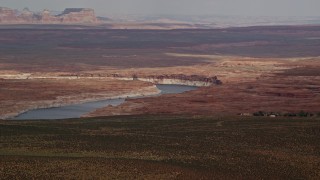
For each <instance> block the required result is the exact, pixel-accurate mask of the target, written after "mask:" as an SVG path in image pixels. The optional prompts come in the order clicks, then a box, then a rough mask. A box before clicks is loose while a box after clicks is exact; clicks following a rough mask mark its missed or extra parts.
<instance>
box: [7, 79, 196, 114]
mask: <svg viewBox="0 0 320 180" xmlns="http://www.w3.org/2000/svg"><path fill="white" fill-rule="evenodd" d="M157 88H158V89H160V90H161V94H178V93H182V92H186V91H191V90H195V89H197V87H194V86H183V85H157ZM141 98H143V97H141ZM124 101H125V99H108V100H102V101H95V102H88V103H82V104H75V105H70V106H62V107H57V108H47V109H36V110H31V111H28V112H25V113H23V114H20V115H19V116H17V117H15V118H13V120H26V119H67V118H79V117H81V116H82V115H84V114H87V113H89V112H92V111H94V110H96V109H99V108H102V107H106V106H109V105H112V106H118V105H120V104H122V103H123V102H124Z"/></svg>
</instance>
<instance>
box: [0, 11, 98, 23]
mask: <svg viewBox="0 0 320 180" xmlns="http://www.w3.org/2000/svg"><path fill="white" fill-rule="evenodd" d="M95 23H98V19H97V17H96V15H95V12H94V10H93V9H90V8H67V9H65V10H64V11H63V12H62V13H60V14H57V15H54V14H52V13H51V12H50V11H49V10H46V9H45V10H43V11H42V12H40V13H36V12H32V11H30V10H29V9H28V8H25V9H23V10H22V11H19V10H14V9H10V8H6V7H0V24H95Z"/></svg>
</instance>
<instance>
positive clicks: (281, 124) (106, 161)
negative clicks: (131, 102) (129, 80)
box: [0, 116, 320, 179]
mask: <svg viewBox="0 0 320 180" xmlns="http://www.w3.org/2000/svg"><path fill="white" fill-rule="evenodd" d="M238 119H239V120H238ZM0 132H1V146H0V177H1V178H2V179H16V178H18V179H33V178H36V179H38V178H44V179H46V178H48V177H50V178H63V179H65V178H67V179H68V178H84V177H85V178H93V179H95V178H101V177H105V178H106V177H108V178H117V179H119V178H120V179H132V178H134V179H136V178H137V179H140V178H142V179H212V178H218V179H234V178H237V179H238V178H240V179H261V178H264V179H274V178H282V179H288V178H295V179H296V178H300V179H318V178H320V177H319V175H320V169H319V166H318V165H319V163H320V156H319V153H318V151H316V149H319V148H320V139H319V136H320V119H319V118H317V119H315V118H303V119H301V118H294V119H292V118H283V117H282V118H273V119H270V118H265V117H245V118H244V117H241V118H240V117H203V116H193V117H188V116H179V117H178V116H119V117H107V118H104V117H99V118H90V119H73V120H59V121H58V120H57V121H0ZM302 152H303V153H302Z"/></svg>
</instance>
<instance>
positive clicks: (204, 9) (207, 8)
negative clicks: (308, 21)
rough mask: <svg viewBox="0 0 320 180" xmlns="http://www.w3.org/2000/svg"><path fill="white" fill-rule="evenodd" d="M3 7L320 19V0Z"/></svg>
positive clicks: (33, 1)
mask: <svg viewBox="0 0 320 180" xmlns="http://www.w3.org/2000/svg"><path fill="white" fill-rule="evenodd" d="M0 6H2V7H9V8H14V9H23V8H25V7H28V8H29V9H30V10H33V11H41V10H43V9H50V10H58V11H62V10H63V9H64V8H67V7H88V8H93V9H95V11H96V13H97V14H98V15H111V14H141V15H157V14H171V15H239V16H320V8H319V7H320V1H319V0H304V1H301V0H239V1H237V2H233V1H232V0H198V1H196V2H195V1H192V0H175V1H169V0H161V1H159V0H134V1H132V0H131V1H130V0H74V1H72V2H71V1H64V0H55V1H49V0H42V1H40V2H39V1H38V0H25V1H23V2H21V0H2V2H1V3H0Z"/></svg>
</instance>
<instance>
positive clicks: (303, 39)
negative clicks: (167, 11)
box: [0, 8, 320, 179]
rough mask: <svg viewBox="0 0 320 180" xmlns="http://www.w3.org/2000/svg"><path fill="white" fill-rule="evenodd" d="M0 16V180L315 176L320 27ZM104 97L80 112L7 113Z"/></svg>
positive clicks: (86, 14)
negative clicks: (39, 116)
mask: <svg viewBox="0 0 320 180" xmlns="http://www.w3.org/2000/svg"><path fill="white" fill-rule="evenodd" d="M0 15H1V16H0V24H1V25H0V135H1V136H0V140H1V141H0V142H1V143H0V162H1V163H0V179H46V178H47V177H50V178H52V179H75V178H76V179H78V178H80V179H96V178H103V179H108V178H109V179H286V178H289V179H319V178H320V169H319V167H320V166H319V164H320V154H319V152H320V151H319V146H320V141H319V138H318V136H319V133H320V70H319V69H320V51H319V49H320V26H319V25H290V26H289V25H273V26H250V27H223V28H221V27H220V28H212V27H210V26H204V25H203V24H197V25H191V24H184V23H180V22H172V21H169V22H170V23H169V24H168V25H166V23H162V22H161V23H159V22H155V23H152V24H148V23H145V22H143V23H141V22H140V23H137V22H134V21H132V22H131V23H127V22H111V20H109V19H103V18H101V17H96V15H95V12H94V10H93V9H90V8H67V9H65V10H64V11H63V12H62V13H57V14H55V15H54V14H52V13H51V12H50V11H49V10H45V11H42V12H41V13H34V12H32V11H30V10H29V9H24V10H23V11H18V12H17V11H15V10H13V9H10V8H0ZM104 21H108V22H107V23H106V22H104ZM167 21H168V20H167ZM160 84H162V85H166V86H168V87H171V88H172V87H174V88H177V87H178V88H179V86H185V87H190V88H192V90H191V89H189V90H184V91H179V92H178V91H177V92H176V91H173V92H170V93H164V92H162V90H161V89H160V88H159V85H160ZM112 99H123V102H122V103H120V104H119V105H105V106H103V107H100V108H96V109H94V110H93V111H90V112H88V113H82V114H81V117H80V116H79V117H80V118H77V117H72V118H71V119H58V120H48V119H47V120H46V119H43V120H35V119H28V120H16V119H14V118H17V117H19V116H20V115H22V114H24V113H28V112H32V110H46V109H49V110H50V109H54V108H60V107H65V106H72V105H79V104H80V105H81V104H83V103H88V102H91V103H95V102H100V101H102V100H112ZM79 113H81V112H79ZM107 177H108V178H107Z"/></svg>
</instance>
